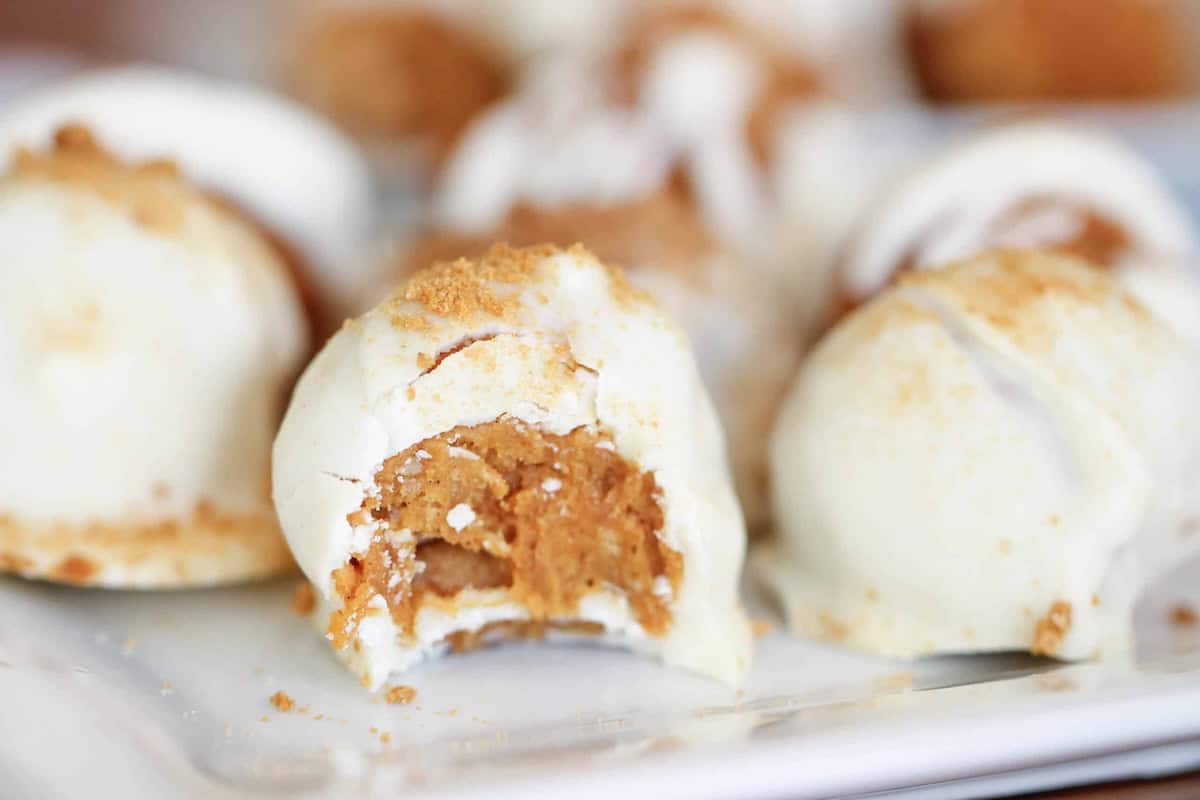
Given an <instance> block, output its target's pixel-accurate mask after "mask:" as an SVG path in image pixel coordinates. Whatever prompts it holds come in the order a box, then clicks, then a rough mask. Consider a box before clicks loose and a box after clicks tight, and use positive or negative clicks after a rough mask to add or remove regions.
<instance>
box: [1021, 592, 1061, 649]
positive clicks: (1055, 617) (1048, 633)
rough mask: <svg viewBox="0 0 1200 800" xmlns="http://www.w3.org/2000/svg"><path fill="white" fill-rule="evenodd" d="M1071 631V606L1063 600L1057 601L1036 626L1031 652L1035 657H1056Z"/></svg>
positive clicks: (1030, 647)
mask: <svg viewBox="0 0 1200 800" xmlns="http://www.w3.org/2000/svg"><path fill="white" fill-rule="evenodd" d="M1070 629H1071V604H1070V603H1066V602H1063V601H1062V600H1059V601H1056V602H1055V603H1054V605H1052V606H1050V610H1049V611H1048V612H1047V613H1046V615H1045V616H1044V617H1042V618H1041V619H1039V620H1038V621H1037V624H1036V625H1035V626H1034V629H1033V642H1032V643H1031V644H1030V646H1029V652H1030V653H1032V654H1033V655H1035V656H1052V655H1055V654H1056V653H1057V652H1058V648H1059V646H1060V645H1061V644H1062V640H1063V639H1064V638H1065V637H1066V635H1067V632H1068V631H1069V630H1070Z"/></svg>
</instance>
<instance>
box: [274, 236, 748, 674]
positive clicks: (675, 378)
mask: <svg viewBox="0 0 1200 800" xmlns="http://www.w3.org/2000/svg"><path fill="white" fill-rule="evenodd" d="M611 281H612V278H611V277H610V276H609V273H608V272H607V271H606V270H605V269H604V268H603V267H602V266H601V265H600V264H599V263H598V262H596V261H595V259H593V258H592V257H590V256H588V255H587V254H586V253H582V252H581V251H578V250H572V251H569V252H558V253H557V254H554V255H550V256H546V257H543V258H541V260H540V261H539V262H538V263H537V266H536V269H535V272H534V274H533V276H532V277H531V279H530V281H529V282H528V283H527V284H523V285H520V286H518V287H516V288H515V289H514V291H517V292H519V294H518V295H517V297H518V298H519V308H520V311H519V312H518V313H517V314H516V315H515V316H511V315H510V316H505V317H502V318H495V317H485V318H479V319H477V320H476V321H464V320H462V319H458V318H448V317H440V316H436V315H434V314H432V313H431V312H429V311H428V310H426V309H425V308H424V307H423V306H421V305H419V304H416V303H411V302H410V303H405V304H403V305H402V306H400V307H399V309H396V308H392V309H389V308H388V306H387V304H386V303H385V304H384V305H381V306H379V307H377V308H376V309H375V310H373V311H371V312H368V313H367V314H366V315H364V316H363V317H361V318H359V319H358V320H357V321H355V322H354V323H353V324H350V325H348V326H346V327H344V328H343V329H342V330H341V331H340V332H339V333H338V334H337V335H335V336H334V337H333V338H332V339H331V340H330V341H329V343H328V344H327V345H326V346H325V348H324V349H323V350H322V351H321V353H320V354H319V355H318V356H317V358H316V359H315V360H314V361H313V363H312V364H311V365H310V366H309V368H308V370H307V371H306V372H305V374H304V376H303V377H302V378H301V381H300V384H299V386H298V387H297V389H296V393H295V395H294V397H293V401H292V405H291V407H290V408H289V410H288V413H287V416H286V418H285V420H284V424H283V427H282V429H281V430H280V433H279V437H278V439H277V440H276V443H275V459H274V479H275V480H274V486H275V501H276V507H277V509H278V511H279V516H280V519H281V521H282V524H283V528H284V532H285V534H286V536H287V538H288V542H289V544H290V545H291V547H292V551H293V553H294V554H295V556H296V559H297V561H298V562H299V564H300V566H301V568H302V569H303V570H304V572H305V574H306V575H307V576H308V578H309V580H310V581H312V583H313V584H314V586H315V587H316V590H317V593H318V595H319V596H320V597H321V598H322V599H323V601H324V603H325V608H324V610H326V611H327V610H328V609H329V607H330V606H331V605H332V604H334V603H337V602H340V601H339V600H337V595H336V593H335V591H334V587H333V582H332V572H333V571H334V570H335V569H337V568H339V567H341V566H343V565H344V564H345V563H346V562H347V560H348V559H349V557H350V556H351V554H352V553H355V552H360V551H361V550H362V549H363V542H361V541H357V540H361V539H362V538H363V536H364V535H369V533H370V532H369V531H365V530H363V529H361V528H359V529H356V528H352V527H351V525H350V523H349V522H348V521H347V515H348V514H350V513H351V512H354V511H356V510H357V509H358V508H359V507H360V506H361V504H362V502H363V498H364V487H369V486H372V485H373V484H374V481H375V473H376V471H377V470H378V469H379V467H380V465H381V464H382V463H383V461H384V460H385V459H387V458H388V457H390V456H392V455H394V454H396V453H398V452H401V451H403V450H404V449H405V448H407V447H409V446H411V445H413V444H414V443H416V442H419V441H421V440H423V439H425V438H428V437H431V436H435V435H437V434H439V433H442V432H444V431H447V430H449V429H451V428H453V427H455V426H457V425H475V424H480V423H484V422H489V421H493V420H496V419H498V418H499V417H501V416H502V415H509V416H510V417H513V418H515V419H518V420H521V421H524V422H525V423H527V424H531V425H536V426H538V427H540V428H541V429H542V430H545V431H548V432H550V433H558V434H565V433H567V432H569V431H571V430H572V429H574V428H576V427H578V426H581V425H601V426H603V427H604V428H605V429H606V430H607V431H608V432H610V433H611V434H612V436H613V440H614V444H615V447H616V450H617V452H618V453H619V454H620V455H621V456H622V457H624V458H625V459H627V460H629V461H630V462H632V463H633V464H635V465H636V466H637V467H638V468H639V469H641V470H646V471H652V472H653V473H654V477H655V480H656V481H657V483H658V485H659V487H660V488H661V491H662V496H661V497H662V499H661V502H662V508H663V512H664V520H665V522H664V529H663V530H662V531H661V533H660V536H661V538H662V541H663V542H664V544H665V545H666V546H667V547H670V548H672V549H674V550H676V551H677V552H679V553H680V554H681V556H682V559H683V574H682V579H681V583H680V586H679V591H678V593H677V596H676V597H675V598H674V599H673V600H672V602H671V603H670V611H671V614H672V619H673V621H672V624H671V628H670V630H669V632H668V634H667V635H666V636H665V637H664V638H662V639H656V638H653V637H650V636H648V635H647V634H646V633H645V632H644V631H643V630H642V629H641V628H640V626H638V625H637V623H636V621H635V620H634V619H633V617H632V615H631V613H630V611H629V610H628V609H627V607H626V604H625V600H624V598H623V596H621V595H620V594H617V593H614V592H612V591H610V590H598V591H596V592H594V593H593V594H590V595H588V596H586V597H585V598H584V600H583V601H582V602H581V605H580V609H579V615H578V616H579V618H580V619H583V620H589V621H595V622H600V623H602V624H603V625H604V626H605V628H606V632H607V635H608V637H609V638H610V639H612V640H614V641H617V642H620V643H621V644H624V645H626V646H629V647H633V648H635V649H638V650H642V651H646V652H650V653H655V654H657V655H658V656H659V657H660V658H662V660H663V661H665V662H666V663H667V664H670V665H675V666H681V667H686V668H688V669H692V670H695V671H698V672H701V673H704V674H707V675H711V676H714V677H716V678H719V679H721V680H724V681H728V682H737V681H739V680H740V679H741V677H742V676H743V675H744V674H745V672H746V669H747V668H748V665H749V660H750V646H751V642H750V634H749V629H748V625H747V622H746V619H745V617H744V615H743V614H742V611H741V609H740V607H739V605H738V599H737V580H738V574H739V572H740V569H741V563H742V558H743V551H744V547H745V531H744V527H743V523H742V520H741V515H740V513H739V511H738V507H737V502H736V500H735V499H734V496H733V491H732V488H731V485H730V481H729V474H728V469H727V466H726V463H725V453H724V447H723V444H724V443H723V440H722V436H721V431H720V427H719V425H718V423H717V420H716V416H715V414H714V413H713V411H712V408H711V405H710V403H709V401H708V397H707V395H706V394H705V392H704V390H703V388H702V386H701V385H700V379H699V376H698V374H697V372H696V367H695V365H694V363H693V361H692V357H691V354H690V352H689V349H688V346H687V342H686V339H685V337H684V336H683V334H682V332H681V331H679V329H678V328H676V327H675V325H674V324H673V323H671V322H669V321H668V320H667V318H666V317H665V316H663V315H662V313H661V312H660V311H658V309H657V308H656V307H654V306H653V305H652V304H650V303H646V302H643V301H640V300H637V301H633V302H630V299H629V298H622V297H621V296H620V294H619V293H615V292H614V286H613V284H612V282H611ZM498 290H499V289H498ZM543 296H544V298H545V302H542V301H541V297H543ZM397 311H399V312H400V313H405V314H414V315H421V316H424V317H425V318H427V319H428V320H429V321H430V322H431V330H428V331H413V330H406V329H403V328H402V327H397V326H394V325H393V323H392V314H393V313H396V312H397ZM481 335H486V336H490V337H491V338H489V339H486V340H483V341H476V342H474V343H473V344H470V345H469V346H468V347H466V348H465V349H464V350H462V351H459V352H457V353H454V354H452V355H449V356H447V357H446V358H445V359H444V360H442V361H441V363H440V364H439V365H438V366H437V367H436V368H434V369H433V370H432V371H428V372H425V371H424V370H423V369H422V367H421V366H420V365H419V363H418V362H419V359H418V354H419V353H422V352H424V353H427V354H436V353H445V352H447V351H449V350H450V349H452V348H453V347H454V346H455V345H456V344H459V343H461V342H462V341H463V340H465V339H469V338H474V337H479V336H481ZM563 343H565V344H566V345H567V346H568V347H569V349H570V352H571V354H572V357H573V358H574V359H575V361H576V362H577V363H578V364H579V365H581V367H580V368H578V369H575V370H573V371H572V372H571V375H570V377H569V378H566V379H562V378H554V377H553V370H548V369H547V366H548V365H554V364H557V363H558V361H557V359H558V358H559V357H558V356H557V355H555V352H556V351H555V347H556V346H557V345H560V344H563ZM481 355H482V356H492V357H494V358H492V357H489V358H484V359H481V358H478V357H476V356H481ZM484 362H487V363H494V369H489V368H487V367H486V366H481V365H483V364H484ZM497 593H499V595H498V594H497ZM503 593H504V590H488V591H479V590H474V589H467V590H464V591H463V592H460V593H459V594H458V595H457V596H456V602H457V607H458V610H457V612H456V613H454V614H452V615H447V614H445V613H443V612H439V611H437V610H436V609H433V608H425V609H422V610H420V611H419V612H418V615H417V621H416V627H415V635H416V643H415V644H413V645H411V646H406V645H404V644H402V643H401V642H400V641H399V640H398V639H397V629H396V628H395V626H394V624H393V623H392V621H391V617H390V615H388V614H386V613H385V614H377V615H374V616H371V617H368V618H367V619H366V620H364V623H363V624H362V625H361V627H360V629H359V632H358V648H357V651H356V650H355V649H354V648H347V650H346V651H345V652H344V653H343V655H344V657H345V658H346V660H347V662H348V663H349V665H350V667H351V668H352V669H353V670H354V671H355V672H356V673H357V674H358V675H359V676H360V677H361V678H362V679H363V680H364V682H365V683H367V684H368V685H369V686H371V687H372V688H374V687H378V686H379V685H381V684H382V683H383V681H384V680H385V679H386V678H387V676H388V675H389V674H390V673H393V672H398V671H401V670H403V669H405V668H407V667H408V666H410V665H411V664H413V663H415V662H417V661H419V660H421V659H423V658H426V657H429V656H432V655H436V654H437V653H438V652H440V651H441V650H442V649H444V643H443V640H444V638H445V636H446V634H448V633H449V632H451V631H454V630H467V631H473V630H477V629H479V628H480V627H482V626H483V625H485V624H486V623H488V622H492V621H496V620H519V619H523V618H524V617H525V611H524V610H523V609H522V608H521V607H520V606H518V605H516V604H514V603H512V602H499V601H502V600H503ZM323 622H324V621H323V620H322V625H323Z"/></svg>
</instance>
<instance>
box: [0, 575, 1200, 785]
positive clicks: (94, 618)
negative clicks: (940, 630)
mask: <svg viewBox="0 0 1200 800" xmlns="http://www.w3.org/2000/svg"><path fill="white" fill-rule="evenodd" d="M294 585H295V582H294V581H280V582H276V583H274V584H271V585H267V586H258V587H248V588H241V589H233V590H225V591H194V592H177V593H168V594H138V593H117V592H98V591H86V590H76V589H69V588H63V587H56V586H51V585H46V584H39V583H29V582H24V581H20V580H16V579H11V578H5V579H0V775H2V776H4V780H5V788H4V790H3V791H2V792H0V794H4V796H6V797H7V796H11V797H43V796H50V797H58V796H63V797H76V796H83V795H85V794H92V793H94V791H95V790H96V789H97V788H102V789H103V790H104V792H103V796H121V797H126V798H142V797H145V798H157V797H165V796H185V797H191V796H197V797H213V798H225V797H229V798H244V797H260V796H268V795H272V794H276V793H279V792H283V791H286V792H288V793H289V795H290V796H304V797H308V796H312V797H342V796H354V797H360V796H397V795H399V794H403V796H405V797H481V798H482V797H496V796H504V797H513V796H521V797H534V796H539V797H543V796H544V797H565V796H568V795H569V796H571V797H572V798H592V797H595V798H611V797H613V796H614V795H615V796H621V793H622V792H624V793H627V794H631V795H632V796H647V797H681V798H684V797H686V798H701V797H724V798H760V797H781V796H787V797H792V798H800V797H827V796H844V795H859V794H865V793H871V792H891V791H902V790H912V789H914V788H915V787H926V788H925V789H923V794H922V795H921V796H928V797H954V796H967V795H971V794H974V793H978V792H980V791H983V789H981V788H980V787H981V786H984V787H986V786H987V785H988V784H981V783H980V782H979V781H980V779H981V778H990V779H992V780H993V781H1001V783H995V784H994V785H995V786H1007V787H1009V788H1010V789H1011V787H1012V786H1022V787H1024V788H1026V789H1032V788H1039V787H1044V786H1046V785H1051V784H1054V783H1056V782H1057V783H1067V782H1078V781H1080V780H1086V779H1088V778H1089V777H1103V778H1113V777H1123V776H1129V775H1133V774H1139V773H1142V772H1156V771H1158V772H1166V771H1175V770H1179V769H1184V768H1188V767H1191V766H1200V628H1185V627H1180V626H1177V625H1173V624H1172V623H1171V622H1170V619H1169V617H1170V615H1169V611H1168V610H1169V609H1170V608H1171V607H1172V606H1173V605H1174V604H1175V603H1179V602H1187V603H1190V604H1192V605H1193V607H1197V608H1200V562H1197V563H1195V564H1191V565H1189V566H1188V567H1187V568H1186V569H1183V570H1181V571H1179V572H1178V573H1177V574H1176V575H1174V576H1172V578H1171V580H1169V581H1168V582H1165V583H1163V584H1162V585H1160V586H1159V587H1157V588H1156V589H1155V591H1154V592H1152V593H1151V594H1150V595H1149V596H1148V597H1147V598H1145V600H1144V601H1143V603H1142V604H1141V607H1140V610H1139V617H1138V637H1139V647H1138V653H1137V656H1136V659H1131V660H1130V661H1129V662H1128V663H1111V662H1110V663H1103V664H1079V665H1072V666H1063V665H1059V664H1055V663H1053V662H1049V661H1043V660H1035V659H1031V658H1027V657H1023V656H1016V655H998V656H980V657H954V658H937V659H929V660H925V661H921V662H918V663H915V664H907V663H900V662H891V661H885V660H880V659H874V658H868V657H865V656H862V655H859V654H856V653H852V652H849V651H845V650H840V649H838V648H834V647H829V646H823V645H819V644H813V643H808V642H801V641H798V640H795V639H791V638H790V637H787V636H784V635H782V634H780V633H771V634H769V635H768V636H766V637H765V638H764V639H763V640H762V641H761V642H760V647H759V651H758V654H757V661H756V664H755V666H754V669H753V672H752V674H751V676H750V680H749V682H748V684H747V685H746V687H745V688H744V690H743V691H742V692H740V693H735V692H733V691H732V690H729V689H727V688H725V687H723V686H720V685H718V684H715V683H713V682H711V681H708V680H706V679H703V678H699V677H695V676H692V675H689V674H684V673H679V672H674V671H670V670H666V669H663V668H660V667H658V666H656V665H655V664H653V663H651V662H648V661H644V660H642V659H639V658H637V657H635V656H632V655H629V654H626V653H623V652H620V651H616V650H608V649H601V648H596V647H589V646H584V645H562V644H557V645H552V644H518V645H510V646H505V647H501V648H496V649H492V650H487V651H483V652H478V653H473V654H470V655H466V656H458V657H453V658H449V659H446V660H443V661H440V662H435V663H432V664H429V665H426V666H424V667H421V668H419V669H417V670H416V671H414V672H413V673H411V675H410V676H409V682H410V683H411V684H412V685H413V686H415V687H416V688H417V690H418V697H417V699H416V701H415V703H414V705H412V706H389V705H387V704H384V703H382V702H380V701H378V700H376V699H374V698H372V697H371V696H370V695H368V694H367V693H366V692H365V691H364V690H363V689H362V688H361V687H359V686H358V684H357V683H356V682H355V680H354V679H353V678H352V677H351V675H350V673H348V672H346V671H345V670H344V669H343V668H342V667H341V666H340V664H338V663H337V662H336V661H335V660H334V658H333V656H332V654H331V653H330V652H329V651H328V649H327V647H326V645H325V643H324V642H323V641H321V640H320V638H319V637H318V636H317V635H316V634H315V633H314V632H313V630H312V629H311V628H310V627H309V626H308V623H307V622H306V621H305V620H303V619H301V618H299V617H297V616H295V615H294V614H293V613H292V612H291V611H290V608H289V603H290V598H291V592H292V588H293V586H294ZM277 689H283V690H285V691H286V692H287V693H288V694H289V695H291V696H292V697H293V698H294V699H295V700H296V701H297V703H298V704H300V705H306V706H309V709H308V713H306V714H301V713H299V712H298V711H293V712H291V713H280V712H278V711H276V710H275V709H274V708H273V707H272V706H271V705H270V703H269V702H268V697H269V696H270V695H271V694H272V693H274V692H275V691H276V690H277ZM318 714H322V715H324V717H325V719H317V715H318ZM264 720H265V721H264ZM372 728H375V729H377V730H378V731H386V732H388V733H390V735H391V740H390V742H388V743H386V744H385V743H382V742H381V741H380V737H379V735H377V734H376V733H374V732H372V730H371V729H372ZM1130 750H1137V751H1145V753H1144V757H1136V758H1135V757H1131V756H1129V755H1125V756H1123V757H1122V758H1120V759H1118V760H1116V761H1112V760H1108V761H1106V760H1104V758H1103V757H1105V756H1109V755H1110V754H1114V753H1117V752H1118V751H1130ZM1064 764H1065V765H1067V768H1066V770H1065V771H1064V770H1063V769H1062V768H1061V765H1064ZM1054 765H1060V769H1059V770H1058V771H1047V770H1046V769H1044V768H1046V767H1049V766H1054ZM1030 768H1043V769H1042V770H1041V771H1040V772H1022V773H1020V775H1018V776H1015V777H1014V776H1013V775H1011V774H1006V773H1011V772H1012V771H1014V770H1028V769H1030ZM967 779H972V782H967V783H959V782H961V781H964V780H967ZM1014 780H1017V781H1018V783H1012V781H1014ZM1004 781H1007V783H1004ZM947 782H950V783H947ZM931 784H942V785H941V786H937V787H934V788H928V787H930V785H931ZM118 791H120V794H119V795H118V794H117V792H118ZM930 792H934V794H930Z"/></svg>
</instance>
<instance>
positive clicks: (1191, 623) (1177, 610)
mask: <svg viewBox="0 0 1200 800" xmlns="http://www.w3.org/2000/svg"><path fill="white" fill-rule="evenodd" d="M1171 624H1172V625H1174V626H1175V627H1177V628H1194V627H1196V626H1197V625H1198V624H1200V613H1197V612H1196V609H1194V608H1192V607H1191V606H1186V605H1183V604H1182V603H1180V604H1179V605H1177V606H1175V607H1174V608H1172V609H1171Z"/></svg>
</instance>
